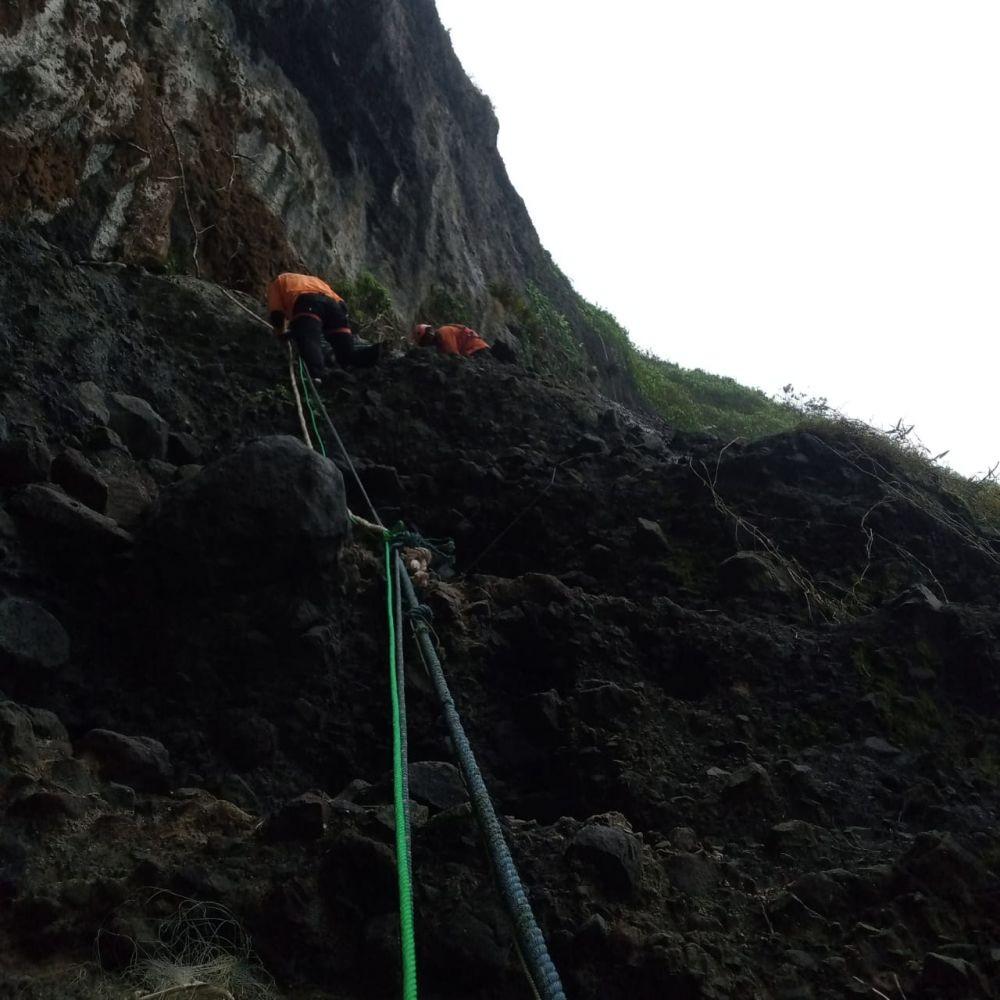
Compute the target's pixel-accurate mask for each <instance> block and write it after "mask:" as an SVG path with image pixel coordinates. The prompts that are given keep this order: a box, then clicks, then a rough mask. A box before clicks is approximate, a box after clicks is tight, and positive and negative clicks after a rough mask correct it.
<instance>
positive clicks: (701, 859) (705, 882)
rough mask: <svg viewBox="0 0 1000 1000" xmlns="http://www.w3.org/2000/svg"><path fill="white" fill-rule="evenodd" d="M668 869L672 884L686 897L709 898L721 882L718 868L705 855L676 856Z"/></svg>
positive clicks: (668, 861) (679, 854)
mask: <svg viewBox="0 0 1000 1000" xmlns="http://www.w3.org/2000/svg"><path fill="white" fill-rule="evenodd" d="M666 869H667V877H668V878H669V879H670V884H671V885H672V886H673V887H674V888H675V889H676V890H677V891H678V892H680V893H682V894H683V895H685V896H693V897H699V896H707V895H708V894H709V893H711V891H712V890H713V889H714V888H715V886H716V885H717V884H718V881H719V871H718V868H717V867H716V866H715V864H713V862H711V861H710V860H709V859H708V858H706V857H705V855H703V854H688V853H686V852H680V853H678V854H675V855H673V856H672V857H670V858H668V859H667V862H666Z"/></svg>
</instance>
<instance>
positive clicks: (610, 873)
mask: <svg viewBox="0 0 1000 1000" xmlns="http://www.w3.org/2000/svg"><path fill="white" fill-rule="evenodd" d="M566 853H567V855H568V856H569V857H571V858H575V859H577V860H579V861H581V862H582V863H583V864H584V865H585V866H586V867H588V868H592V869H594V870H595V871H596V872H597V875H598V877H599V879H600V881H601V882H602V883H603V884H604V886H605V888H607V889H610V890H611V891H613V892H616V893H621V894H624V895H632V894H634V893H635V892H636V890H638V888H639V885H640V882H641V878H642V853H641V849H640V845H639V840H638V839H637V838H636V837H635V836H634V835H633V834H631V833H629V832H628V831H627V830H621V829H618V828H617V827H611V826H599V825H597V824H596V823H590V824H587V825H586V826H584V827H582V828H581V829H580V830H579V832H578V833H577V834H576V836H574V837H573V840H572V841H571V842H570V845H569V847H568V848H567V852H566Z"/></svg>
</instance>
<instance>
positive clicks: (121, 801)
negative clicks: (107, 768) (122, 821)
mask: <svg viewBox="0 0 1000 1000" xmlns="http://www.w3.org/2000/svg"><path fill="white" fill-rule="evenodd" d="M104 798H105V801H107V803H108V805H109V806H111V807H112V808H113V809H121V810H123V811H124V812H134V811H135V789H134V788H130V787H129V786H128V785H120V784H118V782H117V781H109V782H108V787H107V788H106V789H105V790H104Z"/></svg>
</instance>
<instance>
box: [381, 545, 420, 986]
mask: <svg viewBox="0 0 1000 1000" xmlns="http://www.w3.org/2000/svg"><path fill="white" fill-rule="evenodd" d="M393 557H394V553H393V549H392V542H391V539H390V535H389V533H388V532H386V536H385V579H386V610H387V611H388V616H389V690H390V692H391V694H392V771H393V774H392V790H393V805H394V811H395V814H396V871H397V873H398V876H399V929H400V939H401V945H402V951H403V1000H416V998H417V948H416V944H415V942H414V936H413V885H412V882H411V879H410V845H409V835H408V833H409V831H408V829H407V827H408V824H407V822H406V818H407V812H406V810H407V803H406V796H405V794H404V787H405V784H406V780H405V778H406V776H405V772H404V767H405V763H404V761H403V725H404V723H403V721H402V705H401V698H400V691H399V672H398V664H397V662H396V629H397V622H396V607H395V605H396V600H395V597H394V595H393V586H392V581H393V571H392V570H393V566H392V562H393Z"/></svg>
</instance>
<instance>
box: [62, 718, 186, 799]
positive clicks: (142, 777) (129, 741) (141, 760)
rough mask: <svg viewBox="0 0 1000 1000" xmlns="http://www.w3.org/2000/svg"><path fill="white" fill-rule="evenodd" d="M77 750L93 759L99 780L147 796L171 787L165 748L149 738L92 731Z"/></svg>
mask: <svg viewBox="0 0 1000 1000" xmlns="http://www.w3.org/2000/svg"><path fill="white" fill-rule="evenodd" d="M77 750H78V751H79V752H80V753H82V754H86V755H88V756H91V757H94V758H95V759H96V760H97V762H98V764H99V765H100V768H101V774H102V776H103V777H104V778H105V779H107V780H109V781H117V782H120V783H122V784H125V785H130V786H131V787H133V788H135V789H137V790H138V791H146V792H162V791H166V789H167V788H168V787H169V786H170V781H171V779H172V777H173V767H172V765H171V763H170V755H169V754H168V753H167V749H166V747H165V746H164V745H163V744H162V743H160V742H158V741H157V740H153V739H150V738H149V737H148V736H123V735H122V734H121V733H115V732H112V731H111V730H108V729H92V730H91V731H90V732H89V733H87V734H86V736H84V737H83V739H81V740H80V742H79V743H78V744H77Z"/></svg>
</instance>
